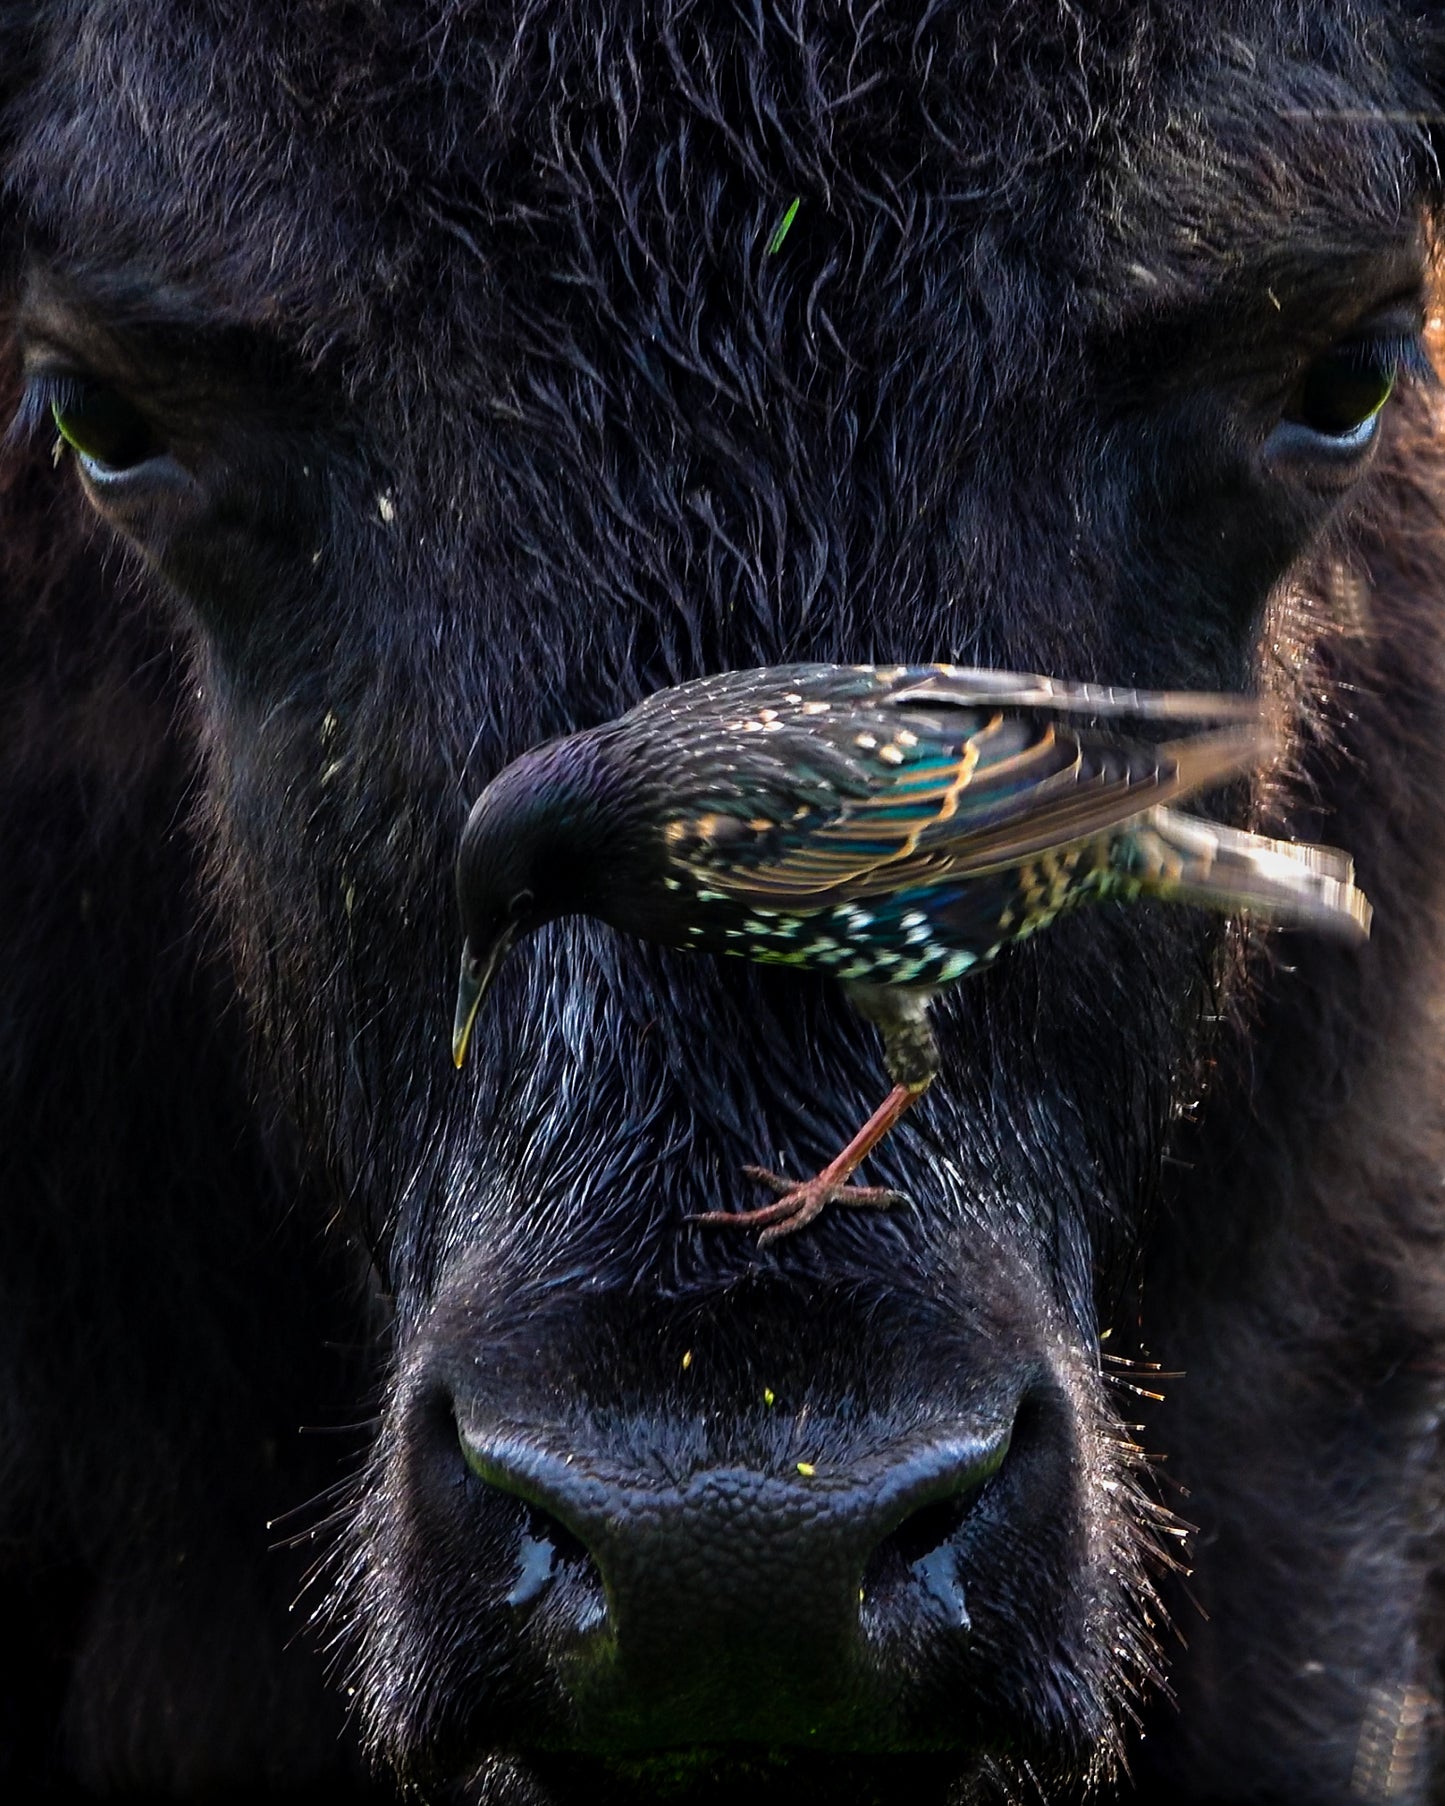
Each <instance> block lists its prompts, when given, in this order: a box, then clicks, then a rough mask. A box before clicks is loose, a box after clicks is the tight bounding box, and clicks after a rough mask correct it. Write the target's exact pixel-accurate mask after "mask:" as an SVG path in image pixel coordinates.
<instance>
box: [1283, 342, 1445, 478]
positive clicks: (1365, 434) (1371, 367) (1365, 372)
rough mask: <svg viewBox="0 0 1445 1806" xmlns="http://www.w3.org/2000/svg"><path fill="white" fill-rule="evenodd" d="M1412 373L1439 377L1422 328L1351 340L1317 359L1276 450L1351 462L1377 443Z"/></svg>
mask: <svg viewBox="0 0 1445 1806" xmlns="http://www.w3.org/2000/svg"><path fill="white" fill-rule="evenodd" d="M1408 377H1416V378H1419V379H1421V380H1423V381H1427V382H1429V381H1433V380H1434V372H1433V370H1432V368H1431V365H1430V360H1429V358H1428V356H1427V355H1426V352H1425V347H1424V345H1423V343H1422V342H1421V338H1420V334H1419V332H1418V330H1415V331H1405V332H1393V333H1386V332H1376V333H1369V334H1362V335H1361V336H1360V337H1358V338H1353V339H1347V340H1346V341H1345V342H1344V343H1343V344H1341V345H1336V346H1334V347H1333V348H1332V349H1331V350H1329V351H1327V352H1325V353H1324V355H1323V356H1322V357H1317V358H1316V359H1315V361H1314V362H1313V363H1312V364H1311V365H1310V366H1309V368H1308V369H1307V370H1306V371H1305V373H1304V375H1303V376H1302V377H1301V378H1300V380H1299V382H1298V383H1297V384H1296V385H1295V389H1294V392H1293V394H1292V395H1291V396H1290V397H1289V400H1288V401H1287V402H1286V403H1285V407H1284V414H1283V418H1282V419H1281V421H1280V423H1279V426H1278V427H1277V428H1276V429H1275V433H1274V435H1273V447H1272V449H1273V450H1275V451H1276V452H1279V453H1282V454H1284V455H1285V456H1288V457H1295V458H1299V457H1313V458H1315V459H1321V458H1324V459H1328V460H1329V462H1330V463H1332V464H1338V465H1348V464H1350V463H1351V462H1352V461H1353V460H1354V459H1356V458H1359V457H1361V456H1363V454H1364V453H1365V452H1367V451H1368V450H1369V449H1370V447H1371V446H1372V445H1373V444H1374V442H1375V438H1376V434H1377V432H1378V429H1379V421H1380V415H1381V414H1382V413H1383V412H1384V408H1385V403H1386V402H1387V401H1388V400H1389V399H1390V397H1391V395H1392V394H1393V393H1394V392H1395V388H1396V385H1397V384H1398V383H1399V382H1400V380H1401V379H1402V378H1408Z"/></svg>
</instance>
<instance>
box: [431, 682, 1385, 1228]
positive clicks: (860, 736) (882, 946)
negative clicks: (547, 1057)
mask: <svg viewBox="0 0 1445 1806" xmlns="http://www.w3.org/2000/svg"><path fill="white" fill-rule="evenodd" d="M1128 717H1133V718H1134V719H1136V720H1152V721H1163V722H1174V723H1181V724H1185V723H1187V724H1193V725H1194V726H1195V727H1196V728H1197V727H1199V726H1200V724H1207V723H1215V724H1218V723H1224V725H1222V726H1220V725H1214V726H1212V727H1210V728H1209V729H1208V731H1196V732H1194V733H1192V734H1187V735H1186V736H1185V737H1183V738H1174V739H1169V740H1166V741H1164V742H1163V743H1162V744H1155V743H1152V742H1149V741H1145V740H1139V739H1130V738H1126V737H1124V736H1122V735H1120V734H1118V733H1116V732H1114V731H1112V730H1111V729H1106V728H1101V727H1097V726H1092V725H1088V723H1089V722H1090V721H1099V720H1105V719H1110V718H1128ZM1269 750H1270V739H1269V735H1268V734H1267V732H1266V730H1265V728H1264V726H1263V724H1262V723H1261V721H1260V718H1259V709H1258V704H1257V703H1256V702H1255V701H1254V700H1253V699H1251V698H1246V697H1239V696H1209V695H1202V694H1195V693H1190V692H1157V693H1151V692H1145V691H1135V690H1115V689H1109V688H1106V687H1103V686H1100V685H1095V684H1069V683H1062V682H1058V681H1056V680H1054V679H1051V678H1045V677H1031V676H1019V675H1016V674H1014V673H1011V672H1001V671H988V670H966V669H962V668H959V667H956V666H950V665H889V666H873V665H851V666H840V665H785V666H778V667H774V668H770V669H765V670H758V671H732V672H726V673H724V674H722V675H721V676H716V677H708V678H703V679H701V680H699V681H698V682H695V683H688V684H683V685H680V686H679V687H678V688H676V689H671V690H663V691H661V692H659V693H658V694H657V695H655V696H651V697H649V698H648V700H647V701H646V702H644V703H642V704H641V705H640V706H639V707H637V708H635V709H633V710H631V711H630V712H629V713H628V714H626V715H623V716H620V717H619V718H618V719H617V720H615V721H609V722H607V723H605V724H604V725H603V726H601V727H595V728H590V729H588V730H587V731H586V732H583V733H577V734H572V735H570V736H568V737H567V738H565V739H561V740H554V741H552V742H550V743H549V744H548V745H546V746H541V747H538V748H536V749H535V750H534V751H532V752H529V753H526V754H525V755H523V757H521V758H519V759H517V760H516V761H515V762H514V763H513V764H511V765H508V766H507V767H506V768H505V769H504V770H503V771H502V772H501V773H500V774H499V775H498V776H497V777H496V778H495V779H494V780H493V781H492V783H491V784H490V785H489V786H488V787H487V789H486V790H485V791H483V793H482V795H481V796H480V798H479V799H478V800H477V802H476V805H475V806H474V807H473V809H472V812H471V815H470V817H469V819H468V821H467V825H466V829H465V831H464V833H463V835H462V844H461V853H460V857H459V859H458V864H457V892H458V900H459V903H460V906H461V916H462V927H463V932H464V934H465V937H466V938H465V945H464V948H463V952H462V970H461V984H460V990H459V994H458V998H457V1009H456V1019H455V1028H454V1033H453V1043H452V1051H453V1056H454V1058H455V1060H456V1064H457V1065H458V1066H461V1065H462V1063H463V1061H464V1060H465V1058H466V1052H467V1044H468V1041H469V1039H470V1036H471V1031H472V1025H473V1023H474V1021H475V1019H476V1013H477V1010H478V1007H479V1006H480V1004H481V1001H482V997H483V995H484V993H485V991H486V988H487V986H488V985H489V984H490V982H491V980H492V978H493V976H494V975H495V973H496V971H497V968H498V966H499V965H500V964H501V961H502V959H503V957H504V956H505V955H506V953H507V950H508V949H509V948H510V947H511V946H512V944H513V943H514V941H515V940H516V939H517V937H518V936H519V935H523V934H526V933H528V932H530V931H531V930H532V929H535V928H537V927H538V926H540V925H541V924H542V923H543V922H546V921H549V920H552V919H553V918H555V917H558V916H565V915H588V916H595V917H596V918H597V919H598V920H600V921H603V922H606V923H608V924H609V925H610V926H611V927H613V928H619V929H623V930H625V931H627V932H628V933H631V934H636V935H641V936H644V937H646V938H647V939H650V940H655V941H661V942H664V943H666V944H667V945H669V946H673V947H684V948H690V949H693V950H696V951H698V952H708V953H733V954H740V955H741V956H742V957H743V958H745V959H752V960H761V961H766V962H770V963H775V964H779V965H786V966H800V967H806V968H809V969H810V970H813V971H819V972H826V973H830V974H831V975H832V976H833V977H835V978H837V979H838V980H840V981H841V983H842V985H843V987H844V990H845V991H846V992H847V994H848V996H849V997H850V999H851V1000H852V1002H853V1003H854V1004H855V1005H856V1007H857V1008H858V1009H859V1011H860V1012H861V1013H862V1014H863V1015H864V1016H866V1017H867V1018H868V1019H869V1020H870V1021H872V1022H873V1023H875V1024H876V1026H877V1027H878V1028H879V1030H880V1031H881V1033H882V1036H883V1052H884V1064H885V1065H886V1067H887V1069H888V1074H889V1077H890V1078H891V1079H892V1081H893V1089H892V1090H891V1091H890V1092H889V1094H888V1096H887V1098H885V1100H884V1101H883V1103H882V1104H881V1105H880V1106H879V1108H878V1109H877V1110H876V1111H875V1112H874V1113H873V1115H872V1116H871V1117H870V1118H869V1119H868V1121H867V1122H866V1123H865V1124H864V1125H863V1127H862V1128H861V1129H860V1130H859V1131H858V1133H857V1134H856V1135H855V1136H854V1137H853V1139H852V1140H851V1141H850V1142H849V1143H848V1145H847V1147H845V1148H844V1149H843V1151H842V1153H841V1154H839V1155H838V1157H837V1158H836V1159H835V1160H833V1161H831V1162H830V1163H829V1164H828V1165H827V1166H826V1167H824V1168H823V1170H822V1171H821V1172H820V1173H818V1174H817V1175H816V1176H815V1177H813V1178H811V1179H807V1180H804V1181H803V1182H802V1183H795V1182H793V1181H791V1180H788V1179H786V1178H783V1177H781V1176H780V1175H778V1174H775V1173H770V1172H768V1171H766V1170H765V1169H763V1168H759V1167H748V1168H746V1169H744V1170H745V1171H746V1172H747V1173H748V1174H749V1175H750V1176H751V1177H752V1178H754V1179H756V1180H758V1181H759V1182H761V1183H763V1184H765V1185H767V1186H769V1187H770V1188H771V1189H772V1190H774V1191H775V1192H777V1193H778V1194H780V1195H779V1196H778V1197H777V1199H776V1201H775V1202H773V1203H771V1204H767V1205H764V1206H763V1207H761V1208H760V1209H757V1210H749V1211H741V1212H731V1211H713V1212H708V1213H707V1214H706V1215H704V1216H702V1217H700V1218H698V1219H697V1220H698V1221H701V1222H705V1223H720V1224H726V1225H730V1226H738V1227H750V1228H756V1229H758V1230H760V1231H761V1234H760V1236H759V1241H760V1242H765V1241H770V1240H773V1239H776V1238H777V1237H778V1236H781V1235H787V1234H790V1233H791V1232H792V1231H794V1230H796V1229H800V1228H802V1226H803V1225H804V1224H805V1223H808V1222H810V1221H811V1220H812V1219H813V1218H814V1217H815V1216H816V1215H817V1214H818V1212H819V1211H820V1210H822V1209H823V1208H824V1206H825V1205H826V1204H828V1203H830V1202H836V1203H840V1204H856V1205H875V1206H877V1205H886V1204H891V1203H894V1202H897V1201H898V1194H897V1193H895V1192H892V1191H888V1190H885V1189H882V1188H878V1187H872V1186H861V1185H854V1184H851V1183H850V1179H851V1175H852V1173H853V1170H854V1168H855V1167H857V1165H858V1164H859V1162H860V1161H861V1160H862V1159H863V1158H864V1156H865V1155H866V1154H867V1153H868V1152H869V1150H870V1149H871V1148H873V1147H875V1146H876V1145H877V1143H878V1142H879V1141H880V1140H881V1139H882V1137H883V1136H884V1135H886V1134H887V1133H888V1131H889V1130H890V1129H891V1128H893V1126H894V1125H895V1124H896V1123H897V1122H898V1120H899V1118H900V1117H901V1116H902V1115H903V1113H904V1112H905V1111H906V1110H907V1109H908V1107H909V1105H910V1104H912V1103H913V1102H914V1100H915V1099H916V1098H918V1097H919V1096H920V1095H921V1094H922V1093H923V1091H925V1090H926V1089H927V1087H928V1085H929V1084H930V1083H931V1082H932V1080H933V1078H934V1076H935V1074H936V1073H937V1070H938V1049H937V1046H936V1044H935V1041H934V1038H933V1032H932V1029H931V1027H930V1024H929V1015H928V1010H929V1003H930V1001H931V999H932V997H933V995H934V994H935V992H937V991H938V990H940V989H942V988H943V987H944V986H947V985H951V984H953V983H954V982H956V981H957V980H959V979H962V978H964V977H966V976H968V975H969V974H970V973H974V972H978V971H981V970H982V969H983V968H984V967H985V966H988V965H989V964H991V963H992V961H993V960H995V959H996V958H997V957H998V955H999V954H1000V953H1002V952H1003V951H1004V949H1005V948H1007V947H1009V946H1010V945H1012V944H1013V943H1014V942H1015V941H1019V940H1022V939H1024V938H1025V936H1027V935H1030V934H1033V933H1035V932H1037V931H1038V930H1039V929H1040V928H1044V927H1046V926H1047V925H1048V924H1049V923H1051V922H1052V921H1053V920H1054V918H1055V917H1056V916H1058V915H1059V914H1060V913H1061V912H1062V911H1064V910H1066V909H1070V908H1072V907H1074V906H1075V905H1077V904H1080V903H1083V902H1085V901H1088V900H1097V901H1103V900H1107V899H1123V900H1128V901H1133V900H1135V899H1137V898H1156V899H1160V900H1163V901H1169V902H1181V903H1193V904H1201V905H1204V906H1205V907H1208V908H1212V909H1218V910H1224V911H1228V910H1234V909H1238V908H1248V909H1257V910H1259V911H1261V912H1262V913H1264V914H1266V915H1269V916H1272V917H1275V918H1278V919H1280V920H1283V921H1288V922H1294V923H1299V924H1305V925H1308V926H1310V927H1314V928H1321V929H1325V930H1328V931H1331V932H1334V933H1336V934H1340V935H1342V936H1345V937H1353V938H1356V939H1363V938H1364V937H1365V936H1366V935H1368V933H1369V923H1370V906H1369V903H1368V902H1367V901H1366V899H1365V897H1364V896H1363V895H1362V893H1361V892H1360V891H1358V890H1357V889H1356V888H1355V885H1354V873H1353V868H1352V866H1351V863H1350V860H1349V859H1348V858H1347V857H1346V855H1345V854H1343V853H1341V852H1338V851H1336V850H1335V849H1333V848H1330V847H1314V846H1304V845H1298V844H1295V843H1291V842H1284V841H1276V840H1268V839H1265V838H1264V837H1263V836H1261V835H1256V834H1250V833H1246V832H1244V831H1242V830H1240V829H1236V828H1228V827H1224V826H1222V825H1220V824H1218V823H1215V822H1210V821H1205V820H1202V819H1200V818H1198V817H1195V816H1190V815H1185V814H1181V813H1179V812H1178V811H1177V810H1176V809H1174V808H1172V807H1170V806H1169V805H1171V804H1173V803H1174V802H1176V801H1177V800H1179V799H1180V798H1183V797H1187V796H1189V795H1192V794H1194V793H1196V792H1199V791H1204V790H1208V789H1210V788H1212V787H1214V786H1216V785H1219V784H1221V783H1224V782H1226V781H1227V780H1229V779H1231V778H1234V777H1236V776H1237V775H1239V774H1240V773H1242V772H1245V771H1248V770H1249V769H1250V768H1251V767H1254V766H1256V765H1258V764H1259V763H1260V762H1261V760H1262V759H1264V758H1265V757H1266V756H1267V754H1268V752H1269Z"/></svg>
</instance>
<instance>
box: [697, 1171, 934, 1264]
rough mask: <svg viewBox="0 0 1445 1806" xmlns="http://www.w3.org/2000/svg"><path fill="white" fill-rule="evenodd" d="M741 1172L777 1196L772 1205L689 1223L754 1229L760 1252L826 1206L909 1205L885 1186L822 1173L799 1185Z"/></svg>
mask: <svg viewBox="0 0 1445 1806" xmlns="http://www.w3.org/2000/svg"><path fill="white" fill-rule="evenodd" d="M743 1172H744V1173H745V1174H746V1175H747V1177H748V1178H749V1179H754V1180H756V1181H757V1183H758V1184H759V1185H766V1186H767V1187H768V1188H769V1189H770V1190H771V1191H775V1192H777V1193H778V1194H779V1196H778V1199H777V1201H776V1203H773V1204H764V1205H762V1206H761V1207H760V1208H759V1209H757V1210H709V1211H704V1212H703V1213H702V1214H701V1215H699V1216H695V1217H694V1218H693V1219H692V1220H693V1222H694V1223H708V1224H712V1225H715V1226H716V1227H718V1228H729V1229H756V1230H758V1231H759V1232H760V1233H759V1235H758V1246H759V1247H760V1248H765V1247H766V1246H767V1245H768V1243H769V1242H776V1241H780V1240H781V1239H782V1237H783V1236H785V1235H793V1234H795V1233H796V1232H797V1231H798V1230H799V1229H802V1228H804V1227H806V1225H807V1224H809V1223H811V1222H812V1220H813V1218H814V1217H816V1216H818V1215H819V1214H820V1213H821V1212H822V1211H823V1210H824V1209H825V1208H826V1207H827V1206H828V1205H829V1204H845V1205H847V1206H848V1207H849V1208H850V1209H854V1210H889V1209H891V1208H892V1207H893V1206H894V1205H895V1204H907V1203H908V1202H909V1199H908V1196H907V1194H906V1193H905V1192H901V1191H893V1190H892V1189H891V1188H890V1187H888V1186H886V1185H851V1184H850V1183H849V1182H848V1180H847V1179H845V1178H841V1177H840V1178H833V1177H832V1176H830V1174H829V1173H828V1172H827V1170H826V1169H825V1170H824V1171H823V1172H821V1173H818V1174H817V1175H816V1176H815V1177H814V1178H812V1179H804V1180H802V1181H799V1180H797V1179H788V1178H785V1177H784V1175H783V1174H782V1173H774V1172H769V1170H768V1169H767V1167H765V1166H745V1167H744V1168H743Z"/></svg>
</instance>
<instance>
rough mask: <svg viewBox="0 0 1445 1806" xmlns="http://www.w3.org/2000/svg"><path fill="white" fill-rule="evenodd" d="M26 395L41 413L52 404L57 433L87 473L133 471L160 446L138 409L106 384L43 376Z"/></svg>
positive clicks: (31, 405)
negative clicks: (43, 408) (33, 390)
mask: <svg viewBox="0 0 1445 1806" xmlns="http://www.w3.org/2000/svg"><path fill="white" fill-rule="evenodd" d="M33 386H34V389H35V390H36V391H38V393H32V394H30V395H28V396H27V398H26V399H27V407H28V409H29V410H30V411H32V412H34V413H38V412H39V410H40V408H41V407H42V406H46V407H48V411H49V414H50V417H51V419H52V420H53V421H54V422H55V427H56V430H57V432H58V433H59V434H60V436H61V438H62V439H63V440H64V441H65V443H66V444H67V445H68V446H70V447H71V448H72V449H73V450H74V451H75V452H76V454H77V455H78V457H79V458H80V459H81V460H82V462H83V464H84V466H85V469H86V474H87V475H90V476H99V477H101V478H104V477H105V476H107V475H109V474H112V473H117V474H118V473H120V472H122V471H127V470H133V469H135V467H136V466H137V465H138V464H145V463H147V462H148V461H149V460H150V459H151V458H153V457H155V456H156V455H157V453H158V452H159V451H160V450H161V447H160V445H159V444H158V443H157V440H156V436H155V433H154V432H153V430H152V428H151V426H150V423H149V422H148V421H147V420H146V418H145V416H144V415H143V414H141V413H140V411H139V410H138V409H137V408H134V407H132V406H131V404H130V403H129V402H128V401H126V400H124V399H123V398H122V397H121V396H119V395H117V394H116V393H115V391H114V390H113V389H109V388H107V387H106V386H105V385H104V384H103V383H97V382H92V381H89V380H88V379H85V378H81V377H73V376H49V375H47V376H43V377H40V378H39V379H37V380H36V382H35V384H34V385H33Z"/></svg>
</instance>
